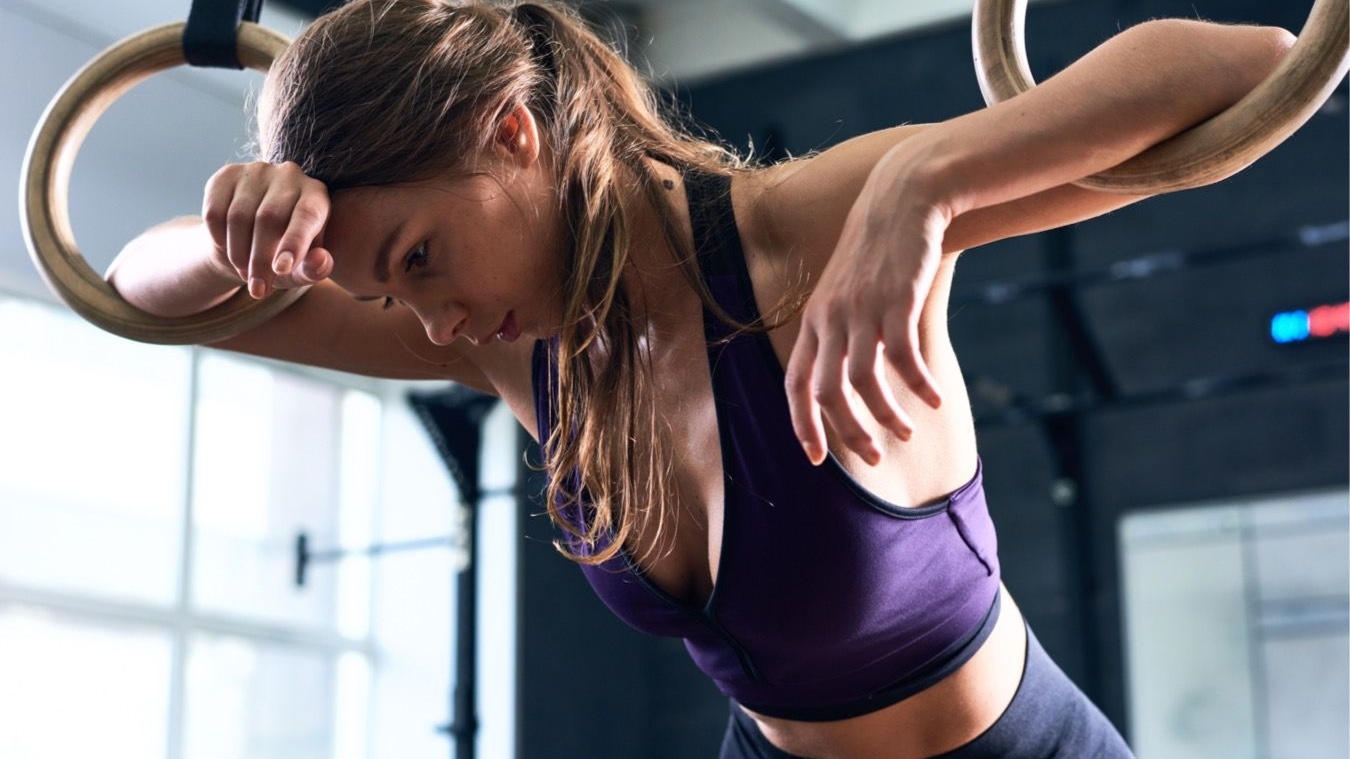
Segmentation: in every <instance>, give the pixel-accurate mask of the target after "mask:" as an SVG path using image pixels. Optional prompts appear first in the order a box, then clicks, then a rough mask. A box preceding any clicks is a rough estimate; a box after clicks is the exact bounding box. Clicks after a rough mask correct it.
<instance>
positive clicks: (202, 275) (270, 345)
mask: <svg viewBox="0 0 1350 759" xmlns="http://www.w3.org/2000/svg"><path fill="white" fill-rule="evenodd" d="M328 211H329V203H328V193H327V189H326V188H325V187H324V186H323V185H322V184H321V183H319V182H317V181H315V180H313V179H310V178H308V177H306V176H304V175H303V174H301V173H300V172H299V170H298V169H296V168H294V167H293V166H270V165H268V164H256V163H255V164H241V165H231V166H227V167H225V168H224V169H222V170H221V171H220V172H217V174H216V175H215V176H214V177H212V179H211V181H210V182H209V183H208V184H207V188H206V194H205V199H204V201H203V217H202V218H197V217H183V218H178V219H174V220H172V221H168V222H165V223H164V224H160V225H158V226H156V227H153V228H151V229H150V230H148V231H146V232H145V233H143V234H141V235H140V236H139V237H137V238H136V239H135V240H132V241H131V242H130V243H128V244H127V245H126V247H124V248H123V249H122V251H121V253H119V254H118V256H117V259H116V260H114V261H113V263H112V265H111V266H110V267H109V268H108V272H107V279H108V282H109V283H110V284H111V285H112V286H113V288H114V289H116V290H117V291H118V292H119V293H120V294H121V295H122V297H123V298H125V299H126V300H127V302H129V303H130V304H131V305H133V306H135V307H136V308H139V309H141V310H142V311H145V312H147V313H150V314H154V315H156V316H164V317H175V316H187V315H191V314H195V313H199V312H201V311H205V310H207V309H209V308H211V307H212V306H215V305H217V304H219V303H221V302H223V301H224V300H226V299H228V298H229V297H230V296H232V295H234V294H235V293H236V292H238V290H239V289H240V288H241V287H247V288H248V290H249V292H250V293H251V294H253V295H254V297H262V296H264V295H266V294H267V293H269V292H271V291H272V290H275V289H289V288H293V287H303V286H309V287H310V289H309V291H308V292H306V293H305V295H304V296H303V297H301V298H300V299H299V300H298V301H296V302H295V303H294V304H292V305H291V306H290V307H289V308H287V309H286V310H285V311H283V312H281V313H280V314H278V315H277V316H275V317H273V318H272V319H270V320H268V321H267V322H266V323H264V324H262V325H260V326H258V327H255V328H253V329H251V330H249V331H247V332H245V333H242V334H239V335H236V336H234V337H230V338H227V339H225V340H222V341H220V342H217V343H214V344H213V347H217V348H224V349H227V350H233V351H239V352H242V353H248V354H252V355H257V356H265V357H267V358H274V359H279V360H282V361H290V362H294V363H300V364H308V365H311V366H320V367H324V368H328V369H337V370H339V371H346V372H352V373H356V374H364V375H367V376H373V377H385V378H391V379H449V380H454V381H456V382H459V383H461V384H465V385H468V386H470V387H473V388H475V389H478V390H482V391H484V392H489V393H492V392H494V389H493V386H492V383H491V382H490V381H489V380H488V378H487V376H486V375H485V374H484V372H483V371H482V370H481V369H480V368H479V367H478V365H477V362H476V361H474V360H472V357H471V356H470V355H469V351H471V350H474V349H473V348H471V347H469V346H464V345H462V344H460V343H454V344H451V345H448V346H437V345H435V344H433V343H432V342H431V341H430V340H428V339H427V337H426V331H425V330H424V329H423V327H422V324H421V322H420V321H419V320H418V319H417V317H416V316H415V315H414V314H413V313H412V311H411V310H410V309H406V308H395V309H384V308H381V306H380V304H379V303H378V302H358V301H356V300H354V299H353V298H352V296H351V295H350V294H348V293H347V292H346V291H344V290H342V289H341V288H340V287H338V286H337V285H335V284H333V283H332V282H330V281H328V279H327V277H328V275H329V274H330V273H331V271H332V268H333V267H332V257H331V256H330V255H329V253H328V251H327V250H325V249H324V248H323V247H322V241H323V228H324V226H325V225H326V224H327V220H328ZM259 251H275V254H271V253H269V254H267V255H259V254H258V252H259ZM297 251H298V252H297Z"/></svg>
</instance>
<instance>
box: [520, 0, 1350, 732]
mask: <svg viewBox="0 0 1350 759" xmlns="http://www.w3.org/2000/svg"><path fill="white" fill-rule="evenodd" d="M1309 7H1311V2H1307V3H1304V2H1299V3H1274V2H1270V1H1269V0H1222V2H1220V0H1190V1H1186V2H1182V1H1179V0H1178V1H1176V2H1173V1H1171V0H1149V1H1146V2H1145V1H1140V2H1117V3H1110V2H1089V1H1088V0H1082V1H1078V2H1075V1H1073V0H1066V1H1065V2H1062V3H1051V4H1046V5H1034V6H1032V8H1031V11H1030V14H1029V18H1028V24H1027V39H1028V42H1027V47H1028V50H1029V53H1030V58H1031V66H1032V69H1033V71H1034V72H1035V74H1036V75H1037V77H1038V78H1041V79H1044V78H1046V77H1048V76H1049V75H1051V74H1053V73H1054V72H1055V71H1058V70H1059V69H1061V68H1063V67H1064V66H1065V65H1067V64H1068V63H1069V62H1071V61H1072V60H1075V59H1076V58H1077V57H1079V56H1081V55H1082V54H1083V53H1085V52H1087V51H1088V50H1090V49H1091V48H1092V47H1094V46H1095V45H1097V44H1099V43H1100V42H1101V41H1102V40H1104V39H1105V38H1106V37H1108V36H1110V35H1111V34H1113V33H1114V32H1115V31H1116V30H1118V29H1120V28H1125V27H1128V26H1131V25H1133V24H1135V23H1138V22H1140V21H1144V20H1147V19H1149V18H1154V17H1191V18H1194V17H1196V15H1197V14H1199V16H1200V17H1203V18H1208V19H1211V20H1223V21H1238V20H1241V21H1247V22H1253V23H1263V24H1274V25H1278V26H1283V27H1285V28H1287V29H1290V30H1292V31H1295V32H1297V31H1298V29H1299V28H1300V27H1301V25H1302V23H1303V21H1304V18H1305V16H1306V13H1307V10H1308V8H1309ZM679 96H680V97H681V99H682V100H683V101H684V102H685V103H687V105H688V108H689V110H690V111H691V113H692V114H693V116H694V117H695V118H696V119H697V120H699V121H701V122H702V123H704V124H707V125H708V126H710V127H711V128H712V129H713V130H714V131H715V132H716V133H717V134H719V135H721V137H722V138H723V139H725V140H726V141H727V142H729V143H731V144H733V145H736V146H738V147H741V148H744V147H745V146H746V145H747V144H748V143H749V142H750V141H753V142H754V144H755V145H756V147H757V150H758V151H760V152H765V151H768V152H769V153H770V154H772V155H782V154H784V153H787V152H790V153H793V154H802V153H805V152H808V151H811V150H820V149H824V148H827V147H829V146H830V145H833V144H835V143H838V142H840V141H842V140H845V139H847V138H849V137H852V136H854V135H857V134H860V133H863V132H867V131H871V130H874V129H880V128H885V127H888V126H893V125H896V124H900V123H914V122H928V121H939V120H942V119H946V118H950V117H953V116H956V115H959V114H962V113H966V112H969V111H971V110H974V109H977V108H979V107H981V106H982V105H983V103H982V101H981V100H980V96H979V91H978V88H977V85H976V83H975V76H974V73H973V69H972V64H971V60H970V43H969V31H968V29H967V27H966V25H965V24H964V23H962V24H954V25H951V26H949V27H943V28H936V29H931V30H927V31H925V32H923V33H921V34H911V35H906V36H901V37H897V38H894V39H888V40H884V41H881V42H877V43H873V44H869V45H867V46H866V47H863V48H858V49H853V50H848V51H844V52H840V53H836V54H832V55H828V56H823V57H819V58H814V59H811V60H805V61H797V62H792V63H787V64H783V65H777V66H773V67H769V68H764V69H759V70H754V71H748V72H744V73H740V74H737V75H734V76H729V77H725V78H722V79H719V80H716V81H710V82H706V83H702V84H699V85H697V86H693V87H689V88H686V89H684V90H682V91H681V92H680V93H679ZM1345 103H1346V97H1345V87H1344V83H1343V84H1342V87H1341V88H1340V89H1339V90H1338V93H1337V95H1336V96H1335V99H1334V100H1333V103H1332V104H1331V106H1330V107H1328V108H1327V109H1325V111H1324V113H1322V114H1319V115H1318V116H1317V117H1315V118H1314V119H1313V121H1311V122H1310V123H1309V124H1308V125H1307V126H1305V127H1304V128H1303V129H1302V130H1301V131H1300V132H1299V133H1298V134H1297V135H1295V136H1294V137H1293V138H1292V139H1291V140H1290V141H1289V142H1287V143H1286V144H1285V145H1283V146H1281V147H1280V148H1279V149H1277V150H1276V151H1274V152H1273V153H1272V154H1271V155H1269V156H1267V157H1266V158H1264V159H1262V160H1261V161H1260V162H1259V163H1258V164H1256V165H1255V166H1253V167H1252V168H1250V169H1248V170H1247V171H1245V172H1244V173H1243V174H1241V175H1239V176H1238V177H1236V178H1234V179H1231V180H1229V181H1226V182H1224V183H1222V184H1219V185H1216V186H1213V187H1209V188H1204V189H1201V190H1195V191H1190V192H1186V193H1180V194H1177V195H1172V196H1167V197H1163V198H1154V199H1150V200H1148V201H1145V202H1144V203H1141V204H1138V205H1135V206H1132V207H1130V208H1128V209H1124V210H1121V211H1118V212H1116V213H1114V214H1111V215H1108V216H1106V217H1103V218H1100V219H1095V220H1092V221H1090V222H1085V223H1083V224H1080V225H1077V226H1076V227H1073V228H1071V229H1067V230H1060V231H1057V232H1054V233H1048V234H1043V235H1035V236H1030V237H1026V238H1021V239H1017V240H1009V241H1004V242H1001V243H997V244H994V245H990V246H986V247H985V248H982V249H979V250H976V251H972V252H969V253H967V254H965V255H964V256H963V259H962V261H961V263H960V265H959V274H958V277H957V283H956V288H955V292H954V294H953V303H954V307H953V309H952V313H953V316H952V322H951V331H952V336H953V340H954V341H955V342H956V345H957V350H958V353H959V355H960V356H961V357H962V364H963V367H964V369H965V371H966V376H967V381H968V384H969V385H970V388H971V396H972V401H973V403H974V405H975V410H976V413H977V416H978V418H979V419H980V420H981V422H980V431H979V436H980V447H981V453H982V457H983V459H984V461H985V466H986V476H987V488H988V494H989V502H990V505H991V510H992V511H993V514H994V519H995V521H996V522H997V525H998V528H999V537H1000V549H1001V553H1002V557H1003V566H1004V572H1005V577H1006V581H1007V583H1008V585H1009V586H1010V587H1011V589H1012V590H1013V593H1014V595H1015V596H1016V597H1017V598H1018V600H1019V602H1020V604H1021V605H1022V607H1023V610H1024V611H1025V612H1026V614H1027V616H1028V618H1029V619H1030V621H1031V624H1032V625H1033V626H1034V627H1035V629H1036V631H1037V634H1038V635H1039V636H1040V638H1041V639H1042V641H1043V642H1044V643H1045V645H1046V647H1047V648H1048V649H1049V650H1050V651H1051V653H1052V654H1053V655H1054V656H1055V657H1056V659H1057V660H1058V661H1059V662H1060V663H1061V665H1062V666H1063V667H1064V668H1065V670H1066V671H1067V672H1069V674H1070V675H1071V676H1072V677H1073V678H1074V679H1075V680H1076V681H1077V682H1078V683H1079V684H1080V685H1081V686H1082V687H1083V688H1084V689H1085V690H1086V691H1087V692H1088V693H1089V695H1091V696H1092V697H1093V698H1094V699H1095V700H1096V701H1097V702H1098V703H1099V704H1100V705H1101V706H1102V707H1103V709H1104V710H1105V711H1106V712H1107V714H1108V715H1109V716H1110V717H1111V718H1112V719H1113V720H1114V721H1115V722H1116V723H1117V724H1118V725H1120V726H1121V727H1122V728H1125V727H1126V706H1125V683H1124V680H1123V666H1122V661H1121V650H1122V645H1123V641H1122V640H1121V637H1120V636H1121V633H1120V630H1121V620H1120V616H1119V604H1120V597H1119V587H1118V586H1119V578H1118V576H1117V571H1118V569H1117V564H1118V556H1117V549H1116V527H1117V523H1118V520H1119V519H1120V517H1121V516H1122V515H1123V514H1125V513H1127V512H1131V511H1137V510H1141V509H1147V508H1150V507H1158V506H1163V505H1169V504H1177V503H1184V502H1190V501H1204V500H1211V499H1222V498H1230V497H1241V496H1248V495H1255V494H1265V493H1280V492H1288V491H1297V490H1305V489H1312V488H1325V487H1342V488H1343V487H1345V486H1346V482H1347V478H1348V476H1350V471H1348V469H1350V466H1348V465H1347V462H1348V461H1350V445H1348V444H1347V440H1348V438H1350V430H1348V429H1347V419H1350V404H1348V403H1347V383H1346V350H1347V349H1346V343H1345V341H1344V340H1340V341H1329V342H1328V343H1326V344H1320V345H1298V346H1277V345H1274V344H1272V343H1271V342H1270V341H1269V339H1268V338H1267V337H1266V324H1267V321H1268V319H1269V316H1270V315H1272V314H1274V313H1276V312H1278V311H1282V310H1288V309H1291V308H1296V307H1302V306H1310V305H1316V304H1319V303H1327V302H1332V301H1338V300H1344V299H1346V297H1347V290H1348V289H1350V287H1348V286H1347V282H1350V270H1348V269H1347V252H1346V242H1345V235H1344V232H1343V230H1342V228H1341V227H1338V226H1337V225H1343V224H1344V222H1345V219H1346V216H1347V206H1348V205H1350V196H1348V194H1347V192H1348V190H1347V172H1346V167H1347V165H1348V164H1350V153H1348V151H1347V142H1348V141H1347V113H1346V107H1345ZM1328 225H1329V226H1328ZM1309 227H1316V228H1320V229H1323V230H1326V229H1328V228H1329V229H1330V240H1329V241H1328V242H1324V243H1321V244H1308V241H1307V240H1304V241H1300V240H1299V239H1298V236H1297V233H1298V230H1299V229H1301V228H1309ZM1338 230H1342V231H1338ZM1150 255H1152V256H1155V258H1153V259H1151V260H1153V261H1155V262H1160V263H1161V265H1162V266H1163V268H1164V269H1166V268H1168V267H1169V266H1171V267H1174V268H1176V269H1177V270H1175V271H1164V272H1161V273H1158V274H1156V275H1155V276H1153V277H1150V278H1147V279H1139V280H1125V281H1114V282H1112V281H1101V280H1109V279H1110V277H1108V276H1105V273H1106V272H1108V271H1109V270H1110V269H1111V267H1112V266H1113V265H1115V266H1117V270H1119V269H1120V264H1121V262H1127V261H1131V260H1134V259H1139V258H1141V257H1145V256H1150ZM1187 255H1190V256H1192V259H1191V260H1192V265H1190V266H1178V265H1177V262H1179V261H1181V260H1183V259H1184V258H1185V257H1186V256H1187ZM1146 268H1147V267H1146V266H1143V265H1135V266H1133V267H1131V269H1132V270H1133V271H1140V270H1141V269H1146ZM1056 272H1058V273H1060V274H1062V275H1063V276H1062V277H1061V279H1062V280H1072V279H1074V278H1075V277H1076V278H1078V279H1080V280H1084V281H1083V282H1082V283H1081V284H1080V285H1078V286H1075V287H1071V288H1059V289H1055V288H1048V289H1047V288H1044V287H1042V288H1040V289H1037V288H1036V286H1035V283H1036V282H1038V281H1040V282H1044V280H1045V279H1046V276H1047V275H1050V274H1054V273H1056ZM1099 275H1100V276H1099ZM1094 277H1096V279H1093V278H1094ZM995 283H1001V284H1005V285H1006V284H1009V283H1021V284H1022V285H1023V287H1022V288H1021V291H1023V294H1021V295H1018V292H1019V290H1018V289H1017V288H1007V287H1005V288H1003V289H1002V290H1000V291H999V292H1002V293H1003V294H1004V295H1005V296H1006V297H1008V298H1009V299H1008V300H1007V302H1002V303H990V302H989V294H990V289H991V288H990V285H991V284H995ZM1027 283H1032V286H1030V287H1027V286H1026V285H1027ZM1027 290H1033V291H1034V292H1033V293H1031V294H1026V292H1025V291H1027ZM1071 324H1078V325H1081V328H1080V329H1078V330H1077V331H1075V330H1073V329H1070V328H1068V325H1071ZM1085 353H1086V355H1085ZM1047 401H1048V402H1047ZM1056 404H1058V406H1062V407H1063V408H1064V409H1066V411H1065V412H1063V413H1052V414H1047V413H1046V411H1047V408H1050V409H1053V408H1056V407H1057V405H1056ZM535 481H536V482H537V483H539V480H537V479H536V480H535ZM1061 481H1066V482H1061ZM1057 482H1060V486H1059V487H1058V488H1056V483H1057ZM1066 484H1071V485H1072V486H1073V487H1071V488H1070V487H1065V485H1066ZM540 485H541V486H542V483H540ZM1056 496H1058V497H1056ZM529 508H530V510H531V513H532V514H537V513H538V512H539V511H540V509H539V507H538V506H537V505H534V506H531V507H529ZM529 522H530V535H531V537H530V538H529V539H527V540H526V542H525V544H524V547H523V549H522V552H521V556H522V558H521V563H522V565H521V573H520V578H521V583H522V599H521V603H522V624H521V627H520V630H521V646H522V648H521V668H520V671H521V673H522V675H521V676H522V683H521V691H520V693H521V696H520V705H521V711H520V715H519V719H520V723H519V724H520V725H521V728H520V729H521V732H522V735H521V740H520V743H519V746H520V753H519V756H520V757H522V758H523V759H536V758H537V759H544V758H545V757H547V759H566V758H568V757H587V758H597V759H608V758H610V757H613V758H616V759H618V758H624V759H626V758H628V757H641V758H643V759H646V758H649V757H650V758H653V759H660V758H664V757H682V758H683V757H705V756H713V755H715V750H716V746H717V743H718V740H719V738H720V732H721V729H722V726H723V724H724V723H725V715H726V706H725V702H724V701H723V700H721V699H720V697H718V695H717V694H716V692H715V691H714V690H713V689H712V687H711V686H710V685H709V684H708V683H706V682H705V681H704V680H703V679H702V678H701V676H700V675H699V674H698V673H697V672H696V671H695V670H694V669H693V667H692V665H691V664H690V663H689V662H688V659H687V656H686V654H685V653H684V650H683V648H682V646H681V645H680V644H679V643H678V642H673V641H662V640H654V639H651V638H647V637H645V636H642V635H640V634H638V633H634V632H632V631H631V630H629V629H628V628H626V627H625V626H624V625H622V623H620V622H618V621H617V620H615V619H613V618H612V617H611V616H610V615H609V614H608V612H607V611H606V610H605V609H604V608H603V607H602V606H601V605H600V603H599V602H598V601H597V600H596V599H595V598H594V596H593V595H592V594H591V592H590V590H589V588H587V587H586V585H585V583H584V581H583V580H582V579H581V576H580V573H579V572H578V571H577V570H576V569H575V568H574V567H570V566H567V564H566V562H564V561H562V560H561V559H560V558H559V557H557V556H556V555H555V554H554V551H553V549H552V548H551V547H550V546H549V545H548V540H549V537H550V531H549V528H548V525H547V524H545V523H544V520H543V518H542V517H537V516H536V517H533V518H531V519H530V520H529Z"/></svg>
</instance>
